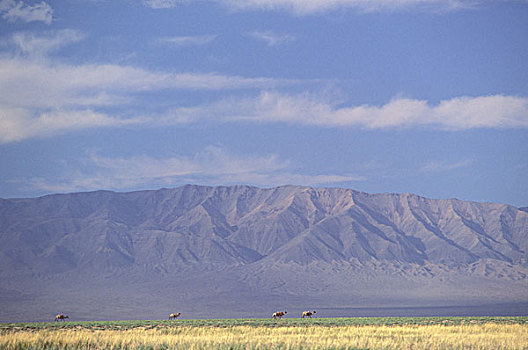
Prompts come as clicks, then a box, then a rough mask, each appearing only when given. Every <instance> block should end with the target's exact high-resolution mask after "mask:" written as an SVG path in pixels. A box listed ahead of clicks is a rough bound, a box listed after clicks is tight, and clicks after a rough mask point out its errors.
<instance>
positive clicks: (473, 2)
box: [215, 0, 484, 15]
mask: <svg viewBox="0 0 528 350" xmlns="http://www.w3.org/2000/svg"><path fill="white" fill-rule="evenodd" d="M215 1H217V2H220V3H223V4H225V5H227V6H229V7H231V8H234V9H237V10H247V9H261V10H286V11H289V12H292V13H295V14H300V15H304V14H311V13H316V12H323V11H328V10H333V9H337V8H352V9H355V10H359V11H365V12H373V11H393V10H401V9H408V8H421V9H433V10H442V11H445V10H453V9H459V8H471V7H475V6H477V5H478V4H480V3H484V1H483V0H215Z"/></svg>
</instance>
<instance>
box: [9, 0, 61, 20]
mask: <svg viewBox="0 0 528 350" xmlns="http://www.w3.org/2000/svg"><path fill="white" fill-rule="evenodd" d="M0 14H1V15H2V18H4V19H6V20H8V21H17V20H20V21H23V22H35V21H38V22H44V23H46V24H51V22H52V20H53V9H52V8H51V6H50V5H49V4H47V3H46V2H44V1H42V2H40V3H37V4H34V5H28V4H26V3H25V2H24V1H15V0H0Z"/></svg>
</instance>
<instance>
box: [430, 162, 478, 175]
mask: <svg viewBox="0 0 528 350" xmlns="http://www.w3.org/2000/svg"><path fill="white" fill-rule="evenodd" d="M470 164H471V161H470V160H463V161H460V162H447V161H432V162H429V163H427V164H425V165H424V166H423V167H421V168H420V171H421V172H426V173H431V172H442V171H449V170H454V169H459V168H464V167H467V166H469V165H470Z"/></svg>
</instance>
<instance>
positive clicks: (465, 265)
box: [0, 185, 528, 322]
mask: <svg viewBox="0 0 528 350" xmlns="http://www.w3.org/2000/svg"><path fill="white" fill-rule="evenodd" d="M0 240H1V242H2V244H1V245H0V321H2V322H7V321H30V320H51V319H52V318H53V316H54V315H55V314H56V313H58V312H63V313H66V314H68V315H70V317H71V319H72V320H91V319H160V318H166V317H168V314H169V313H171V312H182V317H184V318H198V317H270V315H271V313H272V312H273V311H277V310H284V309H286V310H290V312H289V313H288V316H290V315H291V317H298V316H299V315H297V314H296V312H300V311H302V310H303V309H310V310H311V309H315V310H320V312H318V313H317V316H321V317H324V316H345V315H352V314H353V315H361V314H362V311H361V310H363V314H364V315H369V314H370V315H372V314H376V312H375V311H372V310H376V309H379V308H393V309H394V308H400V311H401V308H415V309H414V310H415V311H416V310H417V309H416V308H419V309H420V310H422V311H421V312H422V314H423V313H427V312H426V311H423V310H427V309H428V308H431V312H430V314H434V308H438V307H440V306H450V307H452V309H451V311H450V313H452V314H456V313H457V311H456V310H457V309H458V308H453V306H464V307H466V309H465V310H473V311H467V312H469V313H471V312H472V313H478V311H475V310H478V306H479V305H491V304H493V305H497V304H504V305H506V304H512V303H516V304H517V305H522V306H521V309H520V310H519V309H517V310H516V311H515V314H519V313H521V314H522V313H523V312H525V313H528V288H527V287H528V283H527V282H528V277H527V276H528V264H527V258H528V254H527V252H528V213H527V212H526V211H525V210H520V209H518V208H515V207H512V206H508V205H503V204H493V203H475V202H465V201H459V200H455V199H451V200H434V199H427V198H423V197H419V196H417V195H413V194H368V193H363V192H357V191H353V190H350V189H342V188H310V187H300V186H283V187H276V188H268V189H262V188H257V187H249V186H232V187H205V186H191V185H188V186H183V187H179V188H174V189H161V190H157V191H141V192H129V193H115V192H108V191H97V192H89V193H72V194H60V195H50V196H45V197H40V198H32V199H5V200H4V199H1V200H0ZM472 307H473V309H471V308H472ZM476 307H477V308H476ZM522 308H524V309H522ZM325 310H326V311H325ZM347 310H349V311H347ZM354 310H355V311H354ZM369 310H370V311H369ZM523 310H524V311H523ZM400 313H401V312H400ZM493 313H494V314H498V313H499V314H500V313H501V309H500V307H499V309H498V310H497V306H495V311H494V312H493ZM504 313H510V314H511V313H512V311H511V309H510V310H509V311H508V309H507V308H505V309H504Z"/></svg>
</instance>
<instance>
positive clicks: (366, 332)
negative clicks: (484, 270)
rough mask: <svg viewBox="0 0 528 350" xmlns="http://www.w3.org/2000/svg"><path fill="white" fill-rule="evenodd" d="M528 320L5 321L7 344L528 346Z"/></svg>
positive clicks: (3, 344) (2, 337)
mask: <svg viewBox="0 0 528 350" xmlns="http://www.w3.org/2000/svg"><path fill="white" fill-rule="evenodd" d="M527 344H528V317H362V318H312V319H301V318H295V319H294V318H283V319H281V320H273V319H218V320H180V319H177V320H172V321H168V320H167V321H165V320H164V321H95V322H75V321H71V322H47V323H4V324H0V349H100V348H105V349H292V350H297V349H305V350H306V349H526V348H527Z"/></svg>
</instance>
